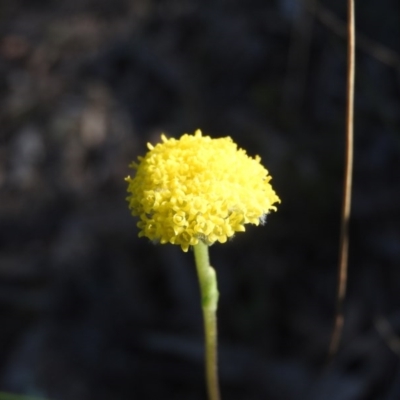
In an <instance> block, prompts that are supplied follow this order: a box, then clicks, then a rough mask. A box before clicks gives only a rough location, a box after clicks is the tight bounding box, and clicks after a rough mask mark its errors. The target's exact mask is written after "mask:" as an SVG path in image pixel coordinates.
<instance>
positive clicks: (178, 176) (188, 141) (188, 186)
mask: <svg viewBox="0 0 400 400" xmlns="http://www.w3.org/2000/svg"><path fill="white" fill-rule="evenodd" d="M161 139H162V143H159V144H157V145H156V146H154V147H153V146H152V145H151V144H148V148H149V150H150V151H149V152H148V153H147V154H146V155H145V157H139V162H138V163H135V162H133V163H132V164H131V165H130V167H131V168H133V169H135V170H136V174H135V176H134V177H133V178H131V177H127V178H126V180H127V182H128V192H129V196H128V198H127V200H128V202H129V208H130V209H131V212H132V215H134V216H139V218H140V221H139V222H138V227H139V229H140V233H139V236H146V237H148V238H149V239H151V240H154V241H159V242H160V243H163V244H164V243H172V244H177V245H180V246H181V248H182V250H183V251H187V250H188V248H189V246H194V245H196V244H198V243H199V241H203V242H204V243H206V244H207V245H211V244H213V243H215V242H216V241H218V242H220V243H225V242H226V241H227V239H228V238H229V237H231V236H233V235H234V234H235V232H243V231H244V230H245V227H244V225H245V224H248V223H250V224H255V225H258V224H259V223H260V222H261V223H263V222H264V221H265V216H266V215H267V214H268V212H269V211H270V210H276V207H275V206H274V204H275V203H277V202H280V200H279V197H278V196H277V195H276V193H275V192H274V190H273V189H272V186H271V184H270V183H269V181H270V180H271V176H269V175H268V171H267V170H266V169H265V168H264V167H263V166H262V165H261V164H260V161H261V159H260V157H258V156H257V157H255V158H251V157H249V156H248V155H247V154H246V152H245V151H244V150H242V149H238V148H237V145H236V144H235V143H234V142H233V141H232V139H231V138H229V137H226V138H221V139H211V138H210V137H209V136H202V134H201V131H200V130H197V131H196V133H195V134H194V135H187V134H185V135H183V136H182V137H181V138H180V139H179V140H176V139H167V138H166V137H165V136H164V135H162V136H161Z"/></svg>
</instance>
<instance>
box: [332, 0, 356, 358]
mask: <svg viewBox="0 0 400 400" xmlns="http://www.w3.org/2000/svg"><path fill="white" fill-rule="evenodd" d="M347 13H348V17H347V18H348V23H347V89H346V92H347V101H346V159H345V177H344V187H343V206H342V216H341V228H340V242H339V264H338V290H337V300H336V316H335V325H334V329H333V332H332V337H331V342H330V346H329V354H328V355H329V358H330V359H331V358H332V357H333V356H334V355H335V354H336V353H337V351H338V348H339V343H340V338H341V336H342V331H343V323H344V317H343V308H344V300H345V297H346V286H347V264H348V253H349V219H350V208H351V188H352V175H353V130H354V121H353V113H354V76H355V22H354V0H348V1H347Z"/></svg>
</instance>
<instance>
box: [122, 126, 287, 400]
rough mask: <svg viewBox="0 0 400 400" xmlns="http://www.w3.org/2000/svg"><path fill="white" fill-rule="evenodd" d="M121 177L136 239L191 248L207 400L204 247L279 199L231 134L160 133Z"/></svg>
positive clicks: (214, 383) (213, 304)
mask: <svg viewBox="0 0 400 400" xmlns="http://www.w3.org/2000/svg"><path fill="white" fill-rule="evenodd" d="M161 139H162V143H159V144H157V145H156V146H152V145H151V144H148V145H147V146H148V148H149V151H148V153H147V154H146V155H145V156H144V157H139V158H138V163H135V162H133V163H131V165H130V167H131V168H133V169H135V170H136V173H135V176H134V177H133V178H131V177H130V176H128V177H127V178H126V181H127V182H128V193H129V195H128V197H127V200H128V202H129V208H130V210H131V213H132V215H134V216H138V217H139V219H140V220H139V222H138V224H137V226H138V228H139V229H140V232H139V236H146V237H147V238H149V239H150V240H153V241H156V242H160V243H162V244H164V243H172V244H176V245H179V246H181V248H182V250H183V251H185V252H186V251H188V249H189V247H190V246H193V249H194V255H195V261H196V267H197V274H198V277H199V283H200V291H201V298H202V302H201V304H202V309H203V318H204V327H205V364H206V377H207V388H208V396H209V400H218V399H219V388H218V378H217V323H216V310H217V304H218V296H219V294H218V288H217V280H216V274H215V270H214V269H213V268H212V267H211V266H210V264H209V257H208V246H210V245H212V244H214V243H215V242H220V243H225V242H226V241H227V239H228V238H230V237H232V236H233V235H234V234H235V233H236V232H243V231H245V225H246V224H254V225H259V224H260V223H263V222H265V218H266V215H267V214H268V213H269V212H270V211H271V210H273V211H275V210H276V207H275V205H274V204H275V203H279V202H280V199H279V197H278V196H277V195H276V193H275V191H274V190H273V189H272V186H271V184H270V183H269V182H270V180H271V176H270V175H269V174H268V171H267V170H266V169H265V168H264V167H263V166H262V165H261V163H260V161H261V159H260V157H258V156H256V157H255V158H251V157H249V156H248V155H247V154H246V152H245V151H244V150H242V149H238V147H237V145H236V144H235V143H234V142H233V141H232V139H231V138H230V137H226V138H220V139H211V138H210V137H209V136H202V134H201V131H200V130H197V131H196V132H195V134H194V135H188V134H184V135H183V136H182V137H181V138H180V139H179V140H176V139H173V138H171V139H167V138H166V137H165V136H164V135H161Z"/></svg>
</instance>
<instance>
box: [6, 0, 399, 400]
mask: <svg viewBox="0 0 400 400" xmlns="http://www.w3.org/2000/svg"><path fill="white" fill-rule="evenodd" d="M356 8H357V10H356V13H357V30H358V37H357V40H358V48H357V68H356V71H357V72H356V73H357V83H356V110H355V136H356V137H355V140H356V144H355V165H354V169H355V170H354V189H353V195H354V197H353V214H352V219H351V245H350V270H349V286H348V296H347V300H346V322H345V328H344V336H343V342H342V346H341V348H340V351H339V353H338V354H337V356H336V357H335V359H334V360H333V361H332V362H331V363H329V364H327V362H326V355H327V348H328V342H329V337H330V334H331V330H332V326H333V316H334V303H335V292H336V265H337V253H338V232H339V215H340V207H341V194H342V177H343V152H344V105H345V67H346V42H345V25H344V24H345V21H346V4H345V1H341V2H337V1H333V0H323V1H321V2H318V3H317V2H314V1H312V0H309V1H303V2H301V1H300V0H298V1H292V0H275V1H272V0H262V1H261V0H246V1H239V0H230V1H227V0H225V1H223V0H214V1H208V0H169V1H167V0H164V1H161V0H159V1H156V0H113V1H111V0H79V1H78V0H57V1H56V0H54V1H51V0H12V1H11V0H9V1H7V0H4V1H1V2H0V391H7V392H14V393H23V394H27V395H35V396H43V397H46V398H48V399H54V400H90V399H96V400H103V399H104V400H106V399H107V400H109V399H112V400H114V399H115V400H124V399H177V400H179V399H187V400H189V399H193V400H195V399H198V400H201V399H205V384H204V377H203V359H202V357H203V356H202V340H203V337H202V334H203V331H202V320H201V313H200V306H199V296H198V288H197V281H196V276H195V269H194V265H193V257H192V254H191V253H190V252H189V253H187V254H185V253H183V252H182V251H181V250H180V248H179V247H177V246H172V245H171V246H166V245H164V246H161V245H159V246H157V245H153V244H151V243H148V241H147V240H146V239H138V238H137V233H138V230H137V228H136V221H135V220H134V219H133V218H132V217H131V216H130V213H129V210H128V208H127V204H126V201H125V195H126V193H125V192H126V184H125V182H124V177H125V176H126V175H128V174H129V173H130V171H129V170H128V167H127V165H128V164H129V162H130V161H131V160H134V159H136V157H137V156H138V155H141V154H144V152H145V151H146V147H145V146H146V142H148V141H151V142H152V143H156V142H157V141H158V140H159V135H160V133H162V132H164V133H165V134H167V135H168V136H175V137H179V136H180V135H181V134H182V133H184V132H189V133H192V132H194V130H195V129H197V128H201V129H202V130H203V132H204V133H205V134H208V135H211V136H213V137H219V136H227V135H229V136H231V137H232V138H233V139H234V140H235V141H236V142H237V143H238V144H239V146H240V147H243V148H245V149H246V150H247V151H248V153H249V154H250V155H255V154H259V155H260V156H261V157H262V159H263V163H264V165H265V166H266V167H267V168H268V169H269V171H270V173H271V175H272V176H273V181H272V183H273V185H274V188H275V189H276V191H277V193H278V194H279V196H280V197H281V199H282V204H281V205H280V206H279V210H278V212H277V213H273V214H271V215H270V216H269V217H268V223H267V224H266V226H264V227H258V228H255V227H254V228H253V227H250V228H249V229H248V231H247V232H246V234H238V235H237V236H236V237H235V238H234V239H233V240H231V241H230V242H229V243H227V244H225V245H219V244H217V245H215V246H213V247H212V248H211V258H212V263H213V265H214V266H215V267H216V269H217V271H218V276H219V285H220V292H221V298H220V308H219V330H220V377H221V387H222V397H223V399H230V400H235V399H238V400H239V399H240V400H244V399H246V400H259V399H270V400H280V399H282V400H286V399H288V400H289V399H296V400H298V399H307V400H334V399H335V400H355V399H357V400H365V399H374V400H375V399H385V400H386V399H388V400H389V399H400V364H399V354H400V339H398V334H399V335H400V265H399V261H400V231H399V222H400V207H399V203H400V186H399V184H398V183H399V178H400V168H399V161H400V56H399V54H400V3H399V2H398V0H382V1H380V2H377V1H373V0H364V1H362V2H357V4H356Z"/></svg>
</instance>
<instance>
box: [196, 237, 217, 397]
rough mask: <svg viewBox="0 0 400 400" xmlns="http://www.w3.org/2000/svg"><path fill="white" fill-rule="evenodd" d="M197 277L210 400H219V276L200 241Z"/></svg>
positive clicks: (205, 247)
mask: <svg viewBox="0 0 400 400" xmlns="http://www.w3.org/2000/svg"><path fill="white" fill-rule="evenodd" d="M193 249H194V257H195V261H196V268H197V276H198V278H199V284H200V295H201V307H202V311H203V319H204V336H205V372H206V380H207V391H208V399H209V400H219V399H220V395H219V384H218V366H217V363H218V361H217V315H216V313H217V306H218V297H219V293H218V286H217V275H216V273H215V270H214V268H213V267H212V266H211V265H210V262H209V256H208V245H207V244H205V243H203V242H202V241H199V243H198V244H196V245H195V246H193Z"/></svg>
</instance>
